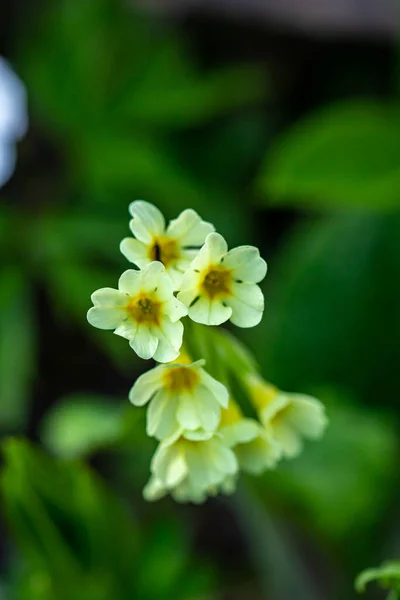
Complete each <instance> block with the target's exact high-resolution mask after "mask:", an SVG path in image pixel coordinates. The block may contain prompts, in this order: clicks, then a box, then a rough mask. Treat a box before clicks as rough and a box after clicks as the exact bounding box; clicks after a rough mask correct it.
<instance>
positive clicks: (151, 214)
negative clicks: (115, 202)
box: [120, 200, 214, 289]
mask: <svg viewBox="0 0 400 600" xmlns="http://www.w3.org/2000/svg"><path fill="white" fill-rule="evenodd" d="M129 211H130V213H131V215H132V217H133V218H132V220H131V222H130V224H129V225H130V228H131V231H132V233H133V235H134V236H135V237H134V238H125V239H123V240H122V242H121V245H120V249H121V252H122V254H123V255H124V256H125V257H126V258H127V259H128V260H129V261H130V262H132V263H133V264H135V265H137V266H138V267H139V268H140V269H142V268H143V267H145V266H146V265H148V264H149V263H150V262H152V261H160V262H161V263H162V264H163V265H164V266H165V269H166V273H167V274H168V275H169V277H170V278H171V279H172V282H173V284H174V287H175V289H178V287H179V284H180V282H181V279H182V275H183V274H184V272H185V271H186V269H187V268H188V267H189V265H190V263H191V261H192V260H193V258H194V257H195V256H196V254H197V252H198V249H199V248H200V247H201V246H202V245H203V243H204V240H205V239H206V236H207V234H209V233H210V232H211V231H214V226H213V225H212V224H211V223H207V222H206V221H203V220H202V219H201V218H200V217H199V215H198V214H197V213H196V212H195V211H194V210H192V209H191V208H188V209H186V210H184V211H183V212H181V214H180V215H179V216H178V217H177V218H176V219H173V220H172V221H170V223H169V225H168V226H166V223H165V219H164V216H163V214H162V213H161V211H159V210H158V208H156V207H155V206H154V205H153V204H150V203H149V202H145V201H144V200H135V201H134V202H132V203H131V204H130V206H129Z"/></svg>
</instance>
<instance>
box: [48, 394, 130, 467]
mask: <svg viewBox="0 0 400 600" xmlns="http://www.w3.org/2000/svg"><path fill="white" fill-rule="evenodd" d="M122 433H123V407H122V406H121V405H120V404H119V403H116V401H115V399H113V398H103V397H99V396H90V395H83V394H82V395H79V394H75V395H72V396H68V397H66V398H63V399H62V400H60V401H59V402H58V403H57V404H56V405H55V406H53V407H51V409H50V412H49V413H47V415H45V417H44V419H43V420H42V423H41V439H42V441H43V443H44V445H45V446H46V447H47V448H48V449H49V450H51V451H52V452H53V453H54V454H56V455H58V456H60V457H62V458H81V457H83V456H86V455H89V454H91V453H92V452H95V451H96V450H99V449H102V448H104V447H108V446H110V445H113V444H115V443H116V442H117V441H118V440H119V439H120V437H121V435H122Z"/></svg>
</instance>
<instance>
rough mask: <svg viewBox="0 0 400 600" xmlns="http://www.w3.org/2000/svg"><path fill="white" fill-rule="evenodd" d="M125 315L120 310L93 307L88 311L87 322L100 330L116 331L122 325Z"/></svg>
mask: <svg viewBox="0 0 400 600" xmlns="http://www.w3.org/2000/svg"><path fill="white" fill-rule="evenodd" d="M123 317H124V313H123V311H122V310H121V309H120V308H103V307H101V306H93V307H92V308H90V309H89V310H88V313H87V320H88V321H89V323H90V324H91V325H93V327H97V328H98V329H115V328H116V327H118V325H119V324H120V323H121V321H122V319H123Z"/></svg>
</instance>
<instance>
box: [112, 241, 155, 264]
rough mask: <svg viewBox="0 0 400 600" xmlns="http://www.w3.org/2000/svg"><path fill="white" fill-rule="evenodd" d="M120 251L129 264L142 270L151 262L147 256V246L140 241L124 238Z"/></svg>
mask: <svg viewBox="0 0 400 600" xmlns="http://www.w3.org/2000/svg"><path fill="white" fill-rule="evenodd" d="M119 249H120V251H121V252H122V254H123V255H124V256H125V258H127V259H128V260H129V262H131V263H133V264H134V265H137V266H138V267H139V268H140V269H142V268H143V267H144V266H145V265H147V264H148V263H149V262H150V260H151V259H150V258H149V257H148V256H147V246H146V244H143V242H139V240H135V238H130V237H126V238H124V239H123V240H122V242H121V243H120V245H119Z"/></svg>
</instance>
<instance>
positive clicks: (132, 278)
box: [118, 269, 141, 296]
mask: <svg viewBox="0 0 400 600" xmlns="http://www.w3.org/2000/svg"><path fill="white" fill-rule="evenodd" d="M140 273H141V271H136V270H135V269H128V270H127V271H125V272H124V273H122V275H121V277H120V278H119V281H118V289H119V290H120V291H121V292H124V293H125V294H129V295H130V296H136V295H137V294H139V292H140Z"/></svg>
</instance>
